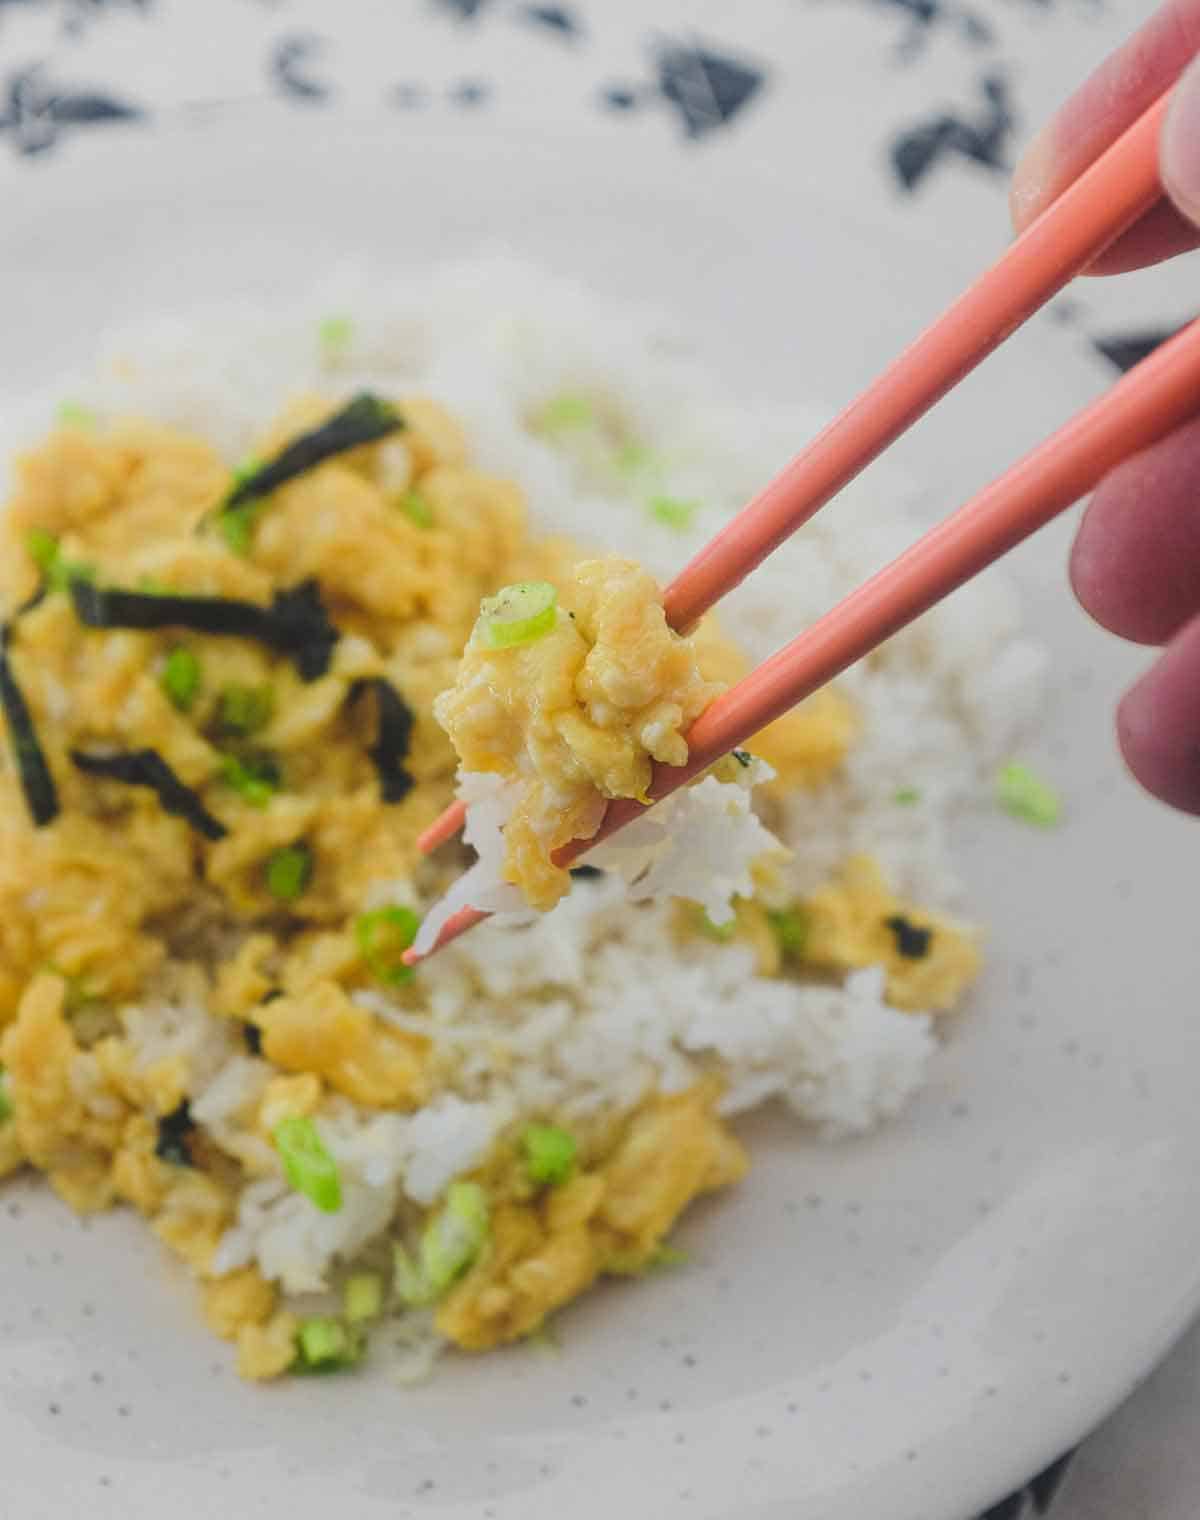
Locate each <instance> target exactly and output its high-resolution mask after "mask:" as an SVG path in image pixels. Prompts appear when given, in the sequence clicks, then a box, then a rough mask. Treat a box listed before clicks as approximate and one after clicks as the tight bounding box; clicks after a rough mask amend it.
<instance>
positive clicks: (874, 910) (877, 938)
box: [803, 855, 979, 1013]
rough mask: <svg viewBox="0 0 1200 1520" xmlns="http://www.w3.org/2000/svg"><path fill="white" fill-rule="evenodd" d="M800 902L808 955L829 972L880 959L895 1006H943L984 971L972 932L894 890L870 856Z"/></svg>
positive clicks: (941, 1009)
mask: <svg viewBox="0 0 1200 1520" xmlns="http://www.w3.org/2000/svg"><path fill="white" fill-rule="evenodd" d="M803 908H804V912H805V918H806V923H805V944H804V950H803V958H804V961H805V962H806V963H807V964H808V965H810V966H816V967H820V968H821V969H822V970H829V971H853V970H855V969H856V968H859V967H862V966H883V967H884V968H885V970H886V971H887V1000H888V1002H889V1003H891V1004H892V1005H893V1006H894V1007H896V1008H905V1009H908V1010H910V1011H913V1010H918V1009H920V1010H924V1011H925V1012H927V1013H946V1012H948V1011H949V1010H950V1009H951V1008H954V1007H956V1006H957V1004H958V1003H959V1002H960V1001H961V999H962V995H963V993H964V992H965V991H966V989H967V987H968V986H969V985H970V984H971V983H972V982H973V981H974V980H975V978H976V977H977V976H978V975H979V950H978V947H977V945H976V943H975V937H974V935H973V934H972V933H971V932H969V931H968V930H966V929H964V928H963V927H962V926H961V925H958V924H955V923H954V922H952V920H950V919H948V918H945V917H944V916H942V915H940V914H937V913H925V912H922V910H921V909H919V908H915V907H912V906H911V905H910V904H908V903H905V902H902V901H901V900H900V899H899V898H898V897H896V896H894V894H893V893H892V892H890V891H889V890H888V887H887V884H886V882H885V881H884V879H883V873H882V872H881V871H880V869H879V867H878V866H877V865H876V864H875V862H874V861H873V860H871V858H870V857H869V856H866V855H855V856H852V857H851V858H850V859H849V860H848V861H846V863H845V865H844V866H843V867H842V870H841V873H840V874H839V876H838V878H837V879H836V880H835V881H832V882H830V883H829V885H828V886H825V887H823V888H822V889H821V890H820V891H819V892H814V893H813V895H812V896H811V897H809V898H806V899H805V901H804V904H803Z"/></svg>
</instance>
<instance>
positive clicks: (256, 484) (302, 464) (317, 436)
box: [221, 391, 404, 511]
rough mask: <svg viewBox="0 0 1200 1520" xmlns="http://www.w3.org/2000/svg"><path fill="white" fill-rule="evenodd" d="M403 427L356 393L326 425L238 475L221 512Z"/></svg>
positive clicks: (374, 399)
mask: <svg viewBox="0 0 1200 1520" xmlns="http://www.w3.org/2000/svg"><path fill="white" fill-rule="evenodd" d="M403 426H404V418H403V417H402V416H401V415H400V413H399V412H398V411H397V410H396V408H395V407H394V406H392V405H391V404H390V403H389V402H387V401H381V400H380V399H379V397H378V396H373V395H371V393H370V392H369V391H360V392H359V393H358V395H357V396H355V397H354V398H353V399H352V400H350V401H348V402H347V403H346V405H345V406H344V407H342V409H341V410H340V411H338V412H335V413H334V414H333V416H332V417H330V418H329V420H328V421H327V422H323V423H322V424H321V425H320V427H316V428H313V429H312V431H311V432H308V433H301V434H300V435H299V437H297V438H293V439H292V441H291V443H289V444H286V445H285V446H284V447H283V448H282V449H280V451H279V453H278V454H276V455H275V457H274V459H268V460H267V461H266V463H265V464H261V465H259V467H258V469H256V470H252V471H251V472H250V473H249V474H248V475H244V476H242V478H241V479H240V480H239V481H238V482H237V483H236V485H235V486H234V487H233V489H232V490H231V491H230V493H229V495H228V496H226V498H225V500H224V501H223V502H222V504H221V510H222V511H228V510H229V509H230V508H231V507H240V506H241V505H242V504H243V503H244V502H247V501H254V500H255V499H256V498H258V497H260V496H269V495H270V494H271V492H272V491H276V490H278V489H279V487H280V486H282V485H286V484H287V482H288V481H289V480H295V479H296V477H297V476H298V475H304V474H306V473H307V472H308V471H309V470H311V469H314V468H315V467H316V466H317V465H319V464H321V463H322V462H323V461H324V460H326V459H332V458H333V456H334V455H335V454H344V453H345V452H346V450H347V449H356V448H358V447H360V445H362V444H364V443H375V442H376V441H377V440H378V439H380V438H386V437H387V435H388V434H389V433H396V432H399V430H400V429H401V428H402V427H403Z"/></svg>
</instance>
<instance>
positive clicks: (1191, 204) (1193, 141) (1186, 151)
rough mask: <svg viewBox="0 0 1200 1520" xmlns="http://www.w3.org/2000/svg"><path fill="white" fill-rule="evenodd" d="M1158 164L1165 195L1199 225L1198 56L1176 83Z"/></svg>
mask: <svg viewBox="0 0 1200 1520" xmlns="http://www.w3.org/2000/svg"><path fill="white" fill-rule="evenodd" d="M1159 163H1160V167H1161V170H1162V179H1163V185H1164V186H1165V188H1166V192H1167V194H1168V195H1169V196H1170V197H1171V199H1172V200H1173V201H1174V202H1175V205H1176V206H1177V207H1178V208H1179V210H1180V211H1181V212H1182V213H1183V215H1184V216H1186V217H1187V219H1188V221H1189V222H1192V223H1194V224H1195V225H1196V226H1198V227H1200V58H1194V59H1193V60H1192V62H1191V63H1190V64H1189V65H1188V68H1187V70H1186V72H1185V73H1184V75H1183V77H1182V78H1181V79H1180V81H1179V83H1178V84H1177V85H1176V86H1175V93H1174V95H1173V97H1172V99H1171V104H1170V107H1169V108H1168V110H1167V119H1166V121H1165V122H1164V124H1163V134H1162V143H1161V147H1160V149H1159Z"/></svg>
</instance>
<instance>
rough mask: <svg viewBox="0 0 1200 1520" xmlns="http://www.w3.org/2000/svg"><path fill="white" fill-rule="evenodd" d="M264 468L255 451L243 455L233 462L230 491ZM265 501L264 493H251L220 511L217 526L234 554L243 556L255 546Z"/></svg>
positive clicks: (233, 490)
mask: <svg viewBox="0 0 1200 1520" xmlns="http://www.w3.org/2000/svg"><path fill="white" fill-rule="evenodd" d="M261 469H262V460H261V459H259V458H257V457H256V456H255V455H253V454H250V455H248V456H247V457H246V458H245V459H243V460H242V462H241V464H237V465H234V467H233V470H232V472H231V475H230V482H229V490H230V492H231V493H232V492H235V491H237V490H239V489H240V488H241V487H242V486H243V485H245V483H246V481H248V480H250V479H252V478H253V476H254V475H256V474H257V473H258V471H259V470H261ZM265 505H266V502H265V501H264V500H263V499H262V497H259V496H252V497H250V499H249V500H248V501H243V502H239V503H238V505H237V506H233V507H223V508H222V509H221V511H220V512H219V513H218V514H217V519H216V521H217V527H218V528H219V529H220V530H221V537H222V538H223V539H224V540H225V542H226V544H227V545H228V547H229V548H230V549H231V550H232V551H233V553H234V554H240V555H242V556H243V557H244V556H245V555H247V554H249V553H250V550H251V549H252V548H253V547H254V529H255V527H256V525H257V523H258V519H259V515H260V514H261V512H262V510H263V508H264V507H265Z"/></svg>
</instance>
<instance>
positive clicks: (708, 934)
mask: <svg viewBox="0 0 1200 1520" xmlns="http://www.w3.org/2000/svg"><path fill="white" fill-rule="evenodd" d="M694 919H695V924H696V928H697V929H698V930H699V932H700V933H701V934H703V935H704V937H705V939H714V940H717V941H718V943H720V944H724V943H725V942H726V941H727V940H731V939H732V938H733V936H734V935H735V934H736V933H737V919H736V918H731V919H730V920H729V922H728V923H724V924H715V923H713V921H712V919H711V918H709V916H708V914H707V913H706V912H705V910H704V909H703V908H701V907H700V906H699V905H697V907H696V911H695V914H694Z"/></svg>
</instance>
